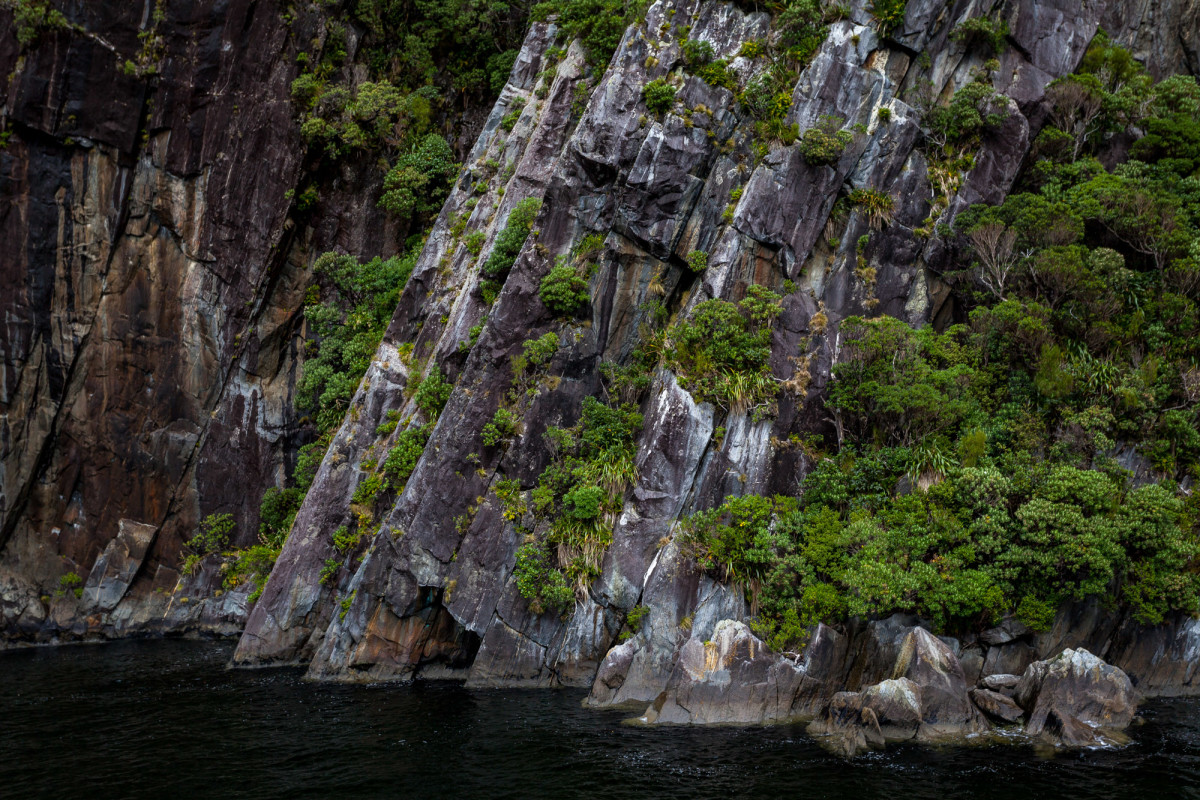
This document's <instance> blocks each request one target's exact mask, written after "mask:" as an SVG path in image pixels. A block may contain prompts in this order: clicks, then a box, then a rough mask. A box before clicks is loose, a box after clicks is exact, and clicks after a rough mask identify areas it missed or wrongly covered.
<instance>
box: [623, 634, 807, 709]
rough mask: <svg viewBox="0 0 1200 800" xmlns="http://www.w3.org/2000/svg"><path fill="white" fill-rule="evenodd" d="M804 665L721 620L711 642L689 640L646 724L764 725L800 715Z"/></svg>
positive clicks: (804, 679)
mask: <svg viewBox="0 0 1200 800" xmlns="http://www.w3.org/2000/svg"><path fill="white" fill-rule="evenodd" d="M805 681H806V676H805V670H804V668H803V666H801V665H798V664H796V663H795V662H793V661H791V660H790V659H787V658H785V657H783V656H780V655H779V654H777V653H774V652H772V651H771V650H770V649H768V648H767V646H766V645H765V644H763V643H762V641H761V640H760V639H759V638H758V637H756V636H755V635H754V634H753V633H751V632H750V629H749V628H748V627H746V625H745V624H744V623H741V622H737V621H734V620H722V621H720V622H718V623H717V626H716V628H715V630H714V631H713V638H712V639H711V640H709V641H703V642H702V641H700V640H699V639H695V638H693V639H689V640H688V641H687V643H686V644H684V646H683V647H682V649H681V650H680V652H679V662H678V664H677V665H676V667H675V671H674V672H673V673H672V675H671V679H670V680H669V681H668V683H667V688H666V689H665V690H664V691H663V692H662V694H660V695H659V696H658V697H657V698H656V699H655V700H654V702H653V703H652V704H651V705H650V707H649V708H648V709H646V713H645V714H644V715H643V716H642V720H643V721H645V722H647V723H659V724H691V725H712V724H741V725H763V724H770V723H778V722H787V721H790V720H793V719H795V718H796V717H797V716H799V714H798V712H797V710H796V708H795V700H796V697H797V695H798V694H800V692H801V689H802V687H803V685H804V683H805Z"/></svg>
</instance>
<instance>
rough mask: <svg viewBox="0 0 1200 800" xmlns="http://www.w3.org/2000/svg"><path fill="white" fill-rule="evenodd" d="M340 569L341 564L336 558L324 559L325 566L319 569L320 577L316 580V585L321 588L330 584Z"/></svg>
mask: <svg viewBox="0 0 1200 800" xmlns="http://www.w3.org/2000/svg"><path fill="white" fill-rule="evenodd" d="M341 569H342V562H341V561H340V560H338V559H336V558H327V559H325V565H324V566H323V567H321V577H320V578H318V579H317V583H319V584H321V585H322V586H326V585H329V584H332V583H333V582H334V581H335V580H336V579H337V575H338V573H339V572H340V571H341Z"/></svg>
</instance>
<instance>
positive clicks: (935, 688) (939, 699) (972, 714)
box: [892, 628, 988, 740]
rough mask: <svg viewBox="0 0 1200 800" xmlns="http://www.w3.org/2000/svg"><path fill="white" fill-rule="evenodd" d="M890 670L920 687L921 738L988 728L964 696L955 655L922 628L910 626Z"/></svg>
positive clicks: (961, 671) (961, 677)
mask: <svg viewBox="0 0 1200 800" xmlns="http://www.w3.org/2000/svg"><path fill="white" fill-rule="evenodd" d="M892 674H893V677H896V678H908V679H909V680H910V681H912V682H913V683H914V684H916V685H917V686H919V687H920V689H921V722H922V725H921V730H920V732H919V735H920V738H922V739H927V740H931V739H939V738H942V737H945V736H961V735H965V734H969V733H978V732H981V731H984V730H986V729H987V727H988V726H987V722H986V721H985V720H984V719H983V717H982V716H981V715H980V714H979V711H978V710H977V709H976V708H975V706H974V705H972V703H971V699H970V698H969V697H968V696H967V681H966V677H965V676H964V674H963V670H962V666H961V665H959V663H958V658H957V657H955V655H954V652H953V651H952V650H951V649H950V647H949V646H948V645H947V644H946V643H945V642H943V641H942V640H941V639H939V638H937V637H936V636H934V635H933V634H932V633H930V632H929V631H927V630H925V629H924V628H913V629H912V631H910V632H909V634H908V636H907V637H905V639H904V643H903V644H902V645H901V647H900V655H899V656H897V658H896V666H895V669H894V670H893V673H892Z"/></svg>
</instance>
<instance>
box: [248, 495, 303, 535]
mask: <svg viewBox="0 0 1200 800" xmlns="http://www.w3.org/2000/svg"><path fill="white" fill-rule="evenodd" d="M303 502H304V492H302V491H301V490H300V489H295V488H292V489H280V488H278V487H275V486H272V487H271V488H270V489H267V491H266V493H265V494H263V497H262V501H261V502H260V503H259V506H258V535H259V536H260V537H261V538H263V539H264V540H265V541H268V542H271V543H272V544H275V545H277V546H279V547H282V546H283V543H284V541H286V540H287V536H288V533H290V532H291V530H292V523H293V522H295V520H296V514H297V513H299V511H300V504H301V503H303Z"/></svg>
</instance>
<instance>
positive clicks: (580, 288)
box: [538, 264, 591, 317]
mask: <svg viewBox="0 0 1200 800" xmlns="http://www.w3.org/2000/svg"><path fill="white" fill-rule="evenodd" d="M538 297H540V298H541V299H542V302H543V303H544V304H545V305H546V308H548V309H550V311H552V312H553V313H554V314H556V315H558V316H560V317H565V316H570V315H571V314H574V313H575V312H576V311H578V310H579V307H580V306H582V305H583V304H585V303H587V302H588V300H590V299H591V295H590V293H589V292H588V285H587V281H586V280H584V279H583V277H582V276H580V275H579V273H578V272H577V271H576V269H575V268H574V267H571V266H566V265H563V264H560V265H559V266H556V267H554V268H553V269H551V270H550V272H549V273H547V275H546V277H544V278H542V283H541V286H540V287H539V289H538Z"/></svg>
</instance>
